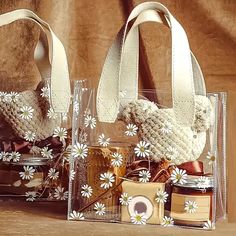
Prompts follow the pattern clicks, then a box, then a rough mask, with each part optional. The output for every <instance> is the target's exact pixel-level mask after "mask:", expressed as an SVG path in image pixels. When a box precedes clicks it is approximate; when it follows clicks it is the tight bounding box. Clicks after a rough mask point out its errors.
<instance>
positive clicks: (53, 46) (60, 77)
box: [0, 9, 71, 113]
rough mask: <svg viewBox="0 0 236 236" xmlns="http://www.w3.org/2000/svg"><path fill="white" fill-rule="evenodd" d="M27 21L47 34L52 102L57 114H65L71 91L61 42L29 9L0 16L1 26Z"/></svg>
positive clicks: (65, 57)
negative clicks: (33, 23)
mask: <svg viewBox="0 0 236 236" xmlns="http://www.w3.org/2000/svg"><path fill="white" fill-rule="evenodd" d="M20 19H26V20H31V21H33V22H35V23H36V24H38V25H39V26H40V27H41V29H42V30H43V31H44V32H45V33H46V36H47V40H48V45H49V50H50V51H49V61H50V62H51V79H50V102H51V106H52V108H53V110H54V111H55V112H61V113H65V112H67V111H68V109H69V105H70V99H71V90H70V78H69V71H68V64H67V56H66V52H65V49H64V46H63V45H62V43H61V41H60V40H59V39H58V38H57V37H56V35H55V34H54V32H53V31H52V29H51V28H50V26H49V25H48V24H47V23H46V22H45V21H43V20H42V19H40V18H39V17H38V16H37V15H36V14H35V13H33V12H32V11H30V10H27V9H19V10H15V11H12V12H8V13H5V14H2V15H0V26H3V25H7V24H10V23H12V22H14V21H16V20H20Z"/></svg>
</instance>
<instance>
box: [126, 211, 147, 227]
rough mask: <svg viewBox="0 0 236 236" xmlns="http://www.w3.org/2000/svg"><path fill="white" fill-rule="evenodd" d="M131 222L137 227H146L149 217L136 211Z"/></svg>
mask: <svg viewBox="0 0 236 236" xmlns="http://www.w3.org/2000/svg"><path fill="white" fill-rule="evenodd" d="M130 220H131V222H132V223H133V224H135V225H145V224H146V223H147V215H146V214H145V213H144V212H142V213H138V212H137V211H135V212H134V214H133V215H131V217H130Z"/></svg>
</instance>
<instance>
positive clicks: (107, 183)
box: [100, 172, 115, 189]
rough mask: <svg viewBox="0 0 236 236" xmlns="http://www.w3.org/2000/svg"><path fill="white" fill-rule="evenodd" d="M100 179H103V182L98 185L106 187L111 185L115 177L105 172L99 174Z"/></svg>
mask: <svg viewBox="0 0 236 236" xmlns="http://www.w3.org/2000/svg"><path fill="white" fill-rule="evenodd" d="M100 180H102V181H103V183H102V184H101V185H100V186H101V188H104V189H108V188H110V187H112V184H113V183H114V182H115V177H114V176H113V174H112V173H110V172H106V173H103V174H101V175H100Z"/></svg>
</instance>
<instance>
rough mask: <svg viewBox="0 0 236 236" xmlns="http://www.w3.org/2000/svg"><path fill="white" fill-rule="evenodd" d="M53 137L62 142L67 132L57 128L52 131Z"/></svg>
mask: <svg viewBox="0 0 236 236" xmlns="http://www.w3.org/2000/svg"><path fill="white" fill-rule="evenodd" d="M53 137H59V139H60V141H61V142H63V141H65V139H66V138H67V130H66V129H65V128H61V127H57V128H56V129H55V130H54V134H53Z"/></svg>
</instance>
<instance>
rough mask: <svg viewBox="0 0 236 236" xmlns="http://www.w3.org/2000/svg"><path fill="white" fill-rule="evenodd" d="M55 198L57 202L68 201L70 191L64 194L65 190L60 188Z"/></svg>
mask: <svg viewBox="0 0 236 236" xmlns="http://www.w3.org/2000/svg"><path fill="white" fill-rule="evenodd" d="M54 198H56V199H57V200H66V199H67V198H68V191H65V192H64V188H62V187H60V186H58V187H57V188H56V189H55V192H54Z"/></svg>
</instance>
